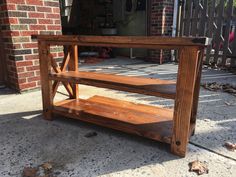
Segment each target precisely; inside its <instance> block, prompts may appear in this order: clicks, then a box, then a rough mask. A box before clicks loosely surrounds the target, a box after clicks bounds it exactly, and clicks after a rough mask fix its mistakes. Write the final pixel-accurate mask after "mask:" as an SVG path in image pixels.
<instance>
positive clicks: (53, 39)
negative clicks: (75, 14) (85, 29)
mask: <svg viewBox="0 0 236 177" xmlns="http://www.w3.org/2000/svg"><path fill="white" fill-rule="evenodd" d="M33 38H37V39H38V40H43V41H46V42H49V43H51V44H57V42H58V43H59V44H61V45H63V43H64V45H66V44H67V43H70V44H74V43H76V44H78V45H79V46H84V45H85V46H86V45H92V46H99V45H101V46H112V47H120V48H121V47H127V48H129V47H132V48H135V47H141V48H150V47H152V46H153V47H154V48H156V47H157V48H165V47H168V46H170V48H180V47H181V46H206V45H209V44H210V43H211V40H210V39H209V38H204V37H203V38H191V37H188V38H185V37H181V38H180V37H176V38H171V37H159V36H145V37H142V36H129V37H124V36H71V35H70V36H66V35H64V36H60V35H37V36H33Z"/></svg>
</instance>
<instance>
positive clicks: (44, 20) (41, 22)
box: [38, 19, 53, 24]
mask: <svg viewBox="0 0 236 177" xmlns="http://www.w3.org/2000/svg"><path fill="white" fill-rule="evenodd" d="M38 23H39V24H53V21H52V20H51V19H38Z"/></svg>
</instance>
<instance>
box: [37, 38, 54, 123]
mask: <svg viewBox="0 0 236 177" xmlns="http://www.w3.org/2000/svg"><path fill="white" fill-rule="evenodd" d="M49 50H50V48H49V45H47V44H46V43H45V42H40V41H39V62H40V76H41V85H42V86H41V90H42V99H43V115H44V118H45V119H47V120H52V106H53V105H52V104H53V96H52V92H53V89H52V81H51V80H49V74H50V73H51V59H50V56H49Z"/></svg>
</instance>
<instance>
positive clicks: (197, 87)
mask: <svg viewBox="0 0 236 177" xmlns="http://www.w3.org/2000/svg"><path fill="white" fill-rule="evenodd" d="M203 55H204V49H202V50H201V51H199V53H198V58H199V60H198V66H197V78H196V84H195V88H194V98H193V108H192V114H191V121H190V123H191V124H193V126H194V127H193V133H192V135H194V133H195V124H196V118H197V109H198V100H199V93H200V86H201V77H202V62H203V60H202V59H203Z"/></svg>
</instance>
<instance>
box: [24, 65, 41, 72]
mask: <svg viewBox="0 0 236 177" xmlns="http://www.w3.org/2000/svg"><path fill="white" fill-rule="evenodd" d="M26 70H27V71H35V70H39V65H37V66H28V67H26Z"/></svg>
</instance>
